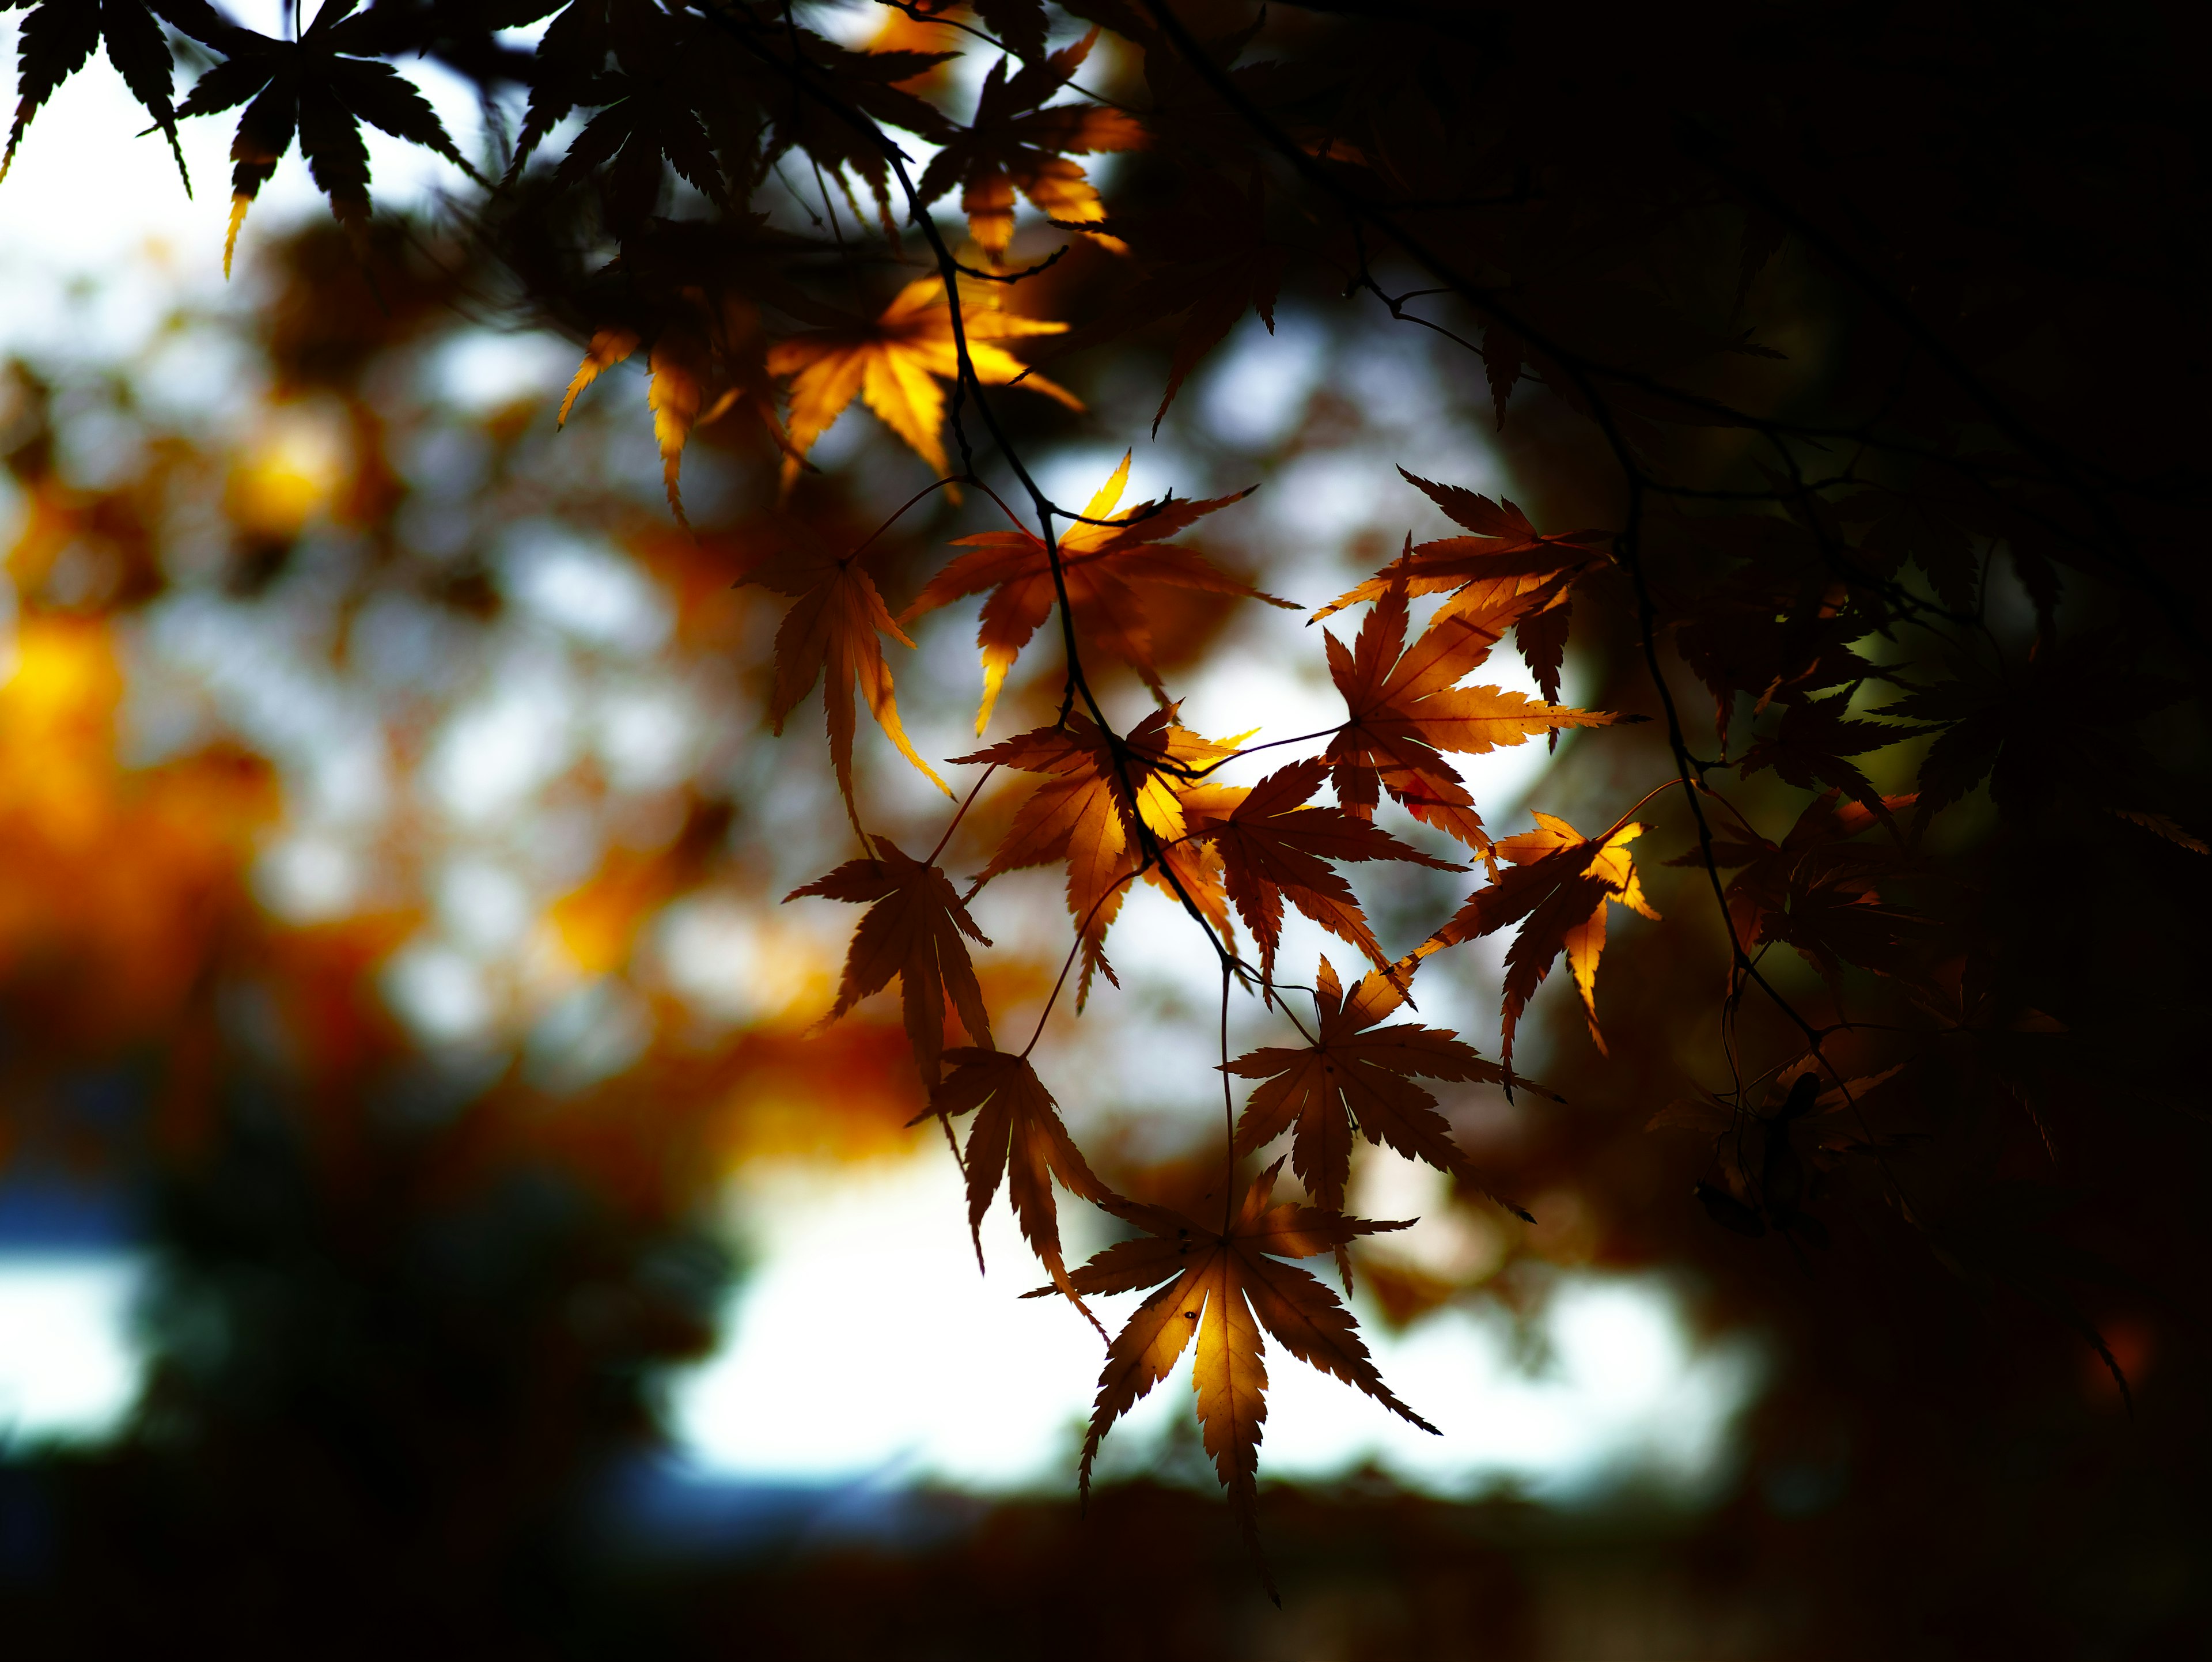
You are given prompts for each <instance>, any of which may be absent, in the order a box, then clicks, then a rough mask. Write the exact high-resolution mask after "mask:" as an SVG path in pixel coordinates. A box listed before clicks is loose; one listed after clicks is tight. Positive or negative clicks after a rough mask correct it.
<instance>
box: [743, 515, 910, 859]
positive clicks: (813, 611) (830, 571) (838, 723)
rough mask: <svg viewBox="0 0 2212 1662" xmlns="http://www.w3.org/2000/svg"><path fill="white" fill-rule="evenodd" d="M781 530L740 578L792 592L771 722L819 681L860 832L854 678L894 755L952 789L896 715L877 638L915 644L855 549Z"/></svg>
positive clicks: (797, 529) (781, 632)
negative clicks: (777, 545) (776, 543)
mask: <svg viewBox="0 0 2212 1662" xmlns="http://www.w3.org/2000/svg"><path fill="white" fill-rule="evenodd" d="M781 533H782V543H783V546H782V548H781V551H780V552H778V553H777V554H775V556H773V557H770V558H769V559H768V560H766V561H764V562H763V563H761V564H759V565H757V566H756V567H755V568H753V569H751V570H750V571H749V572H747V573H746V574H745V575H744V577H743V578H741V579H740V580H739V581H741V582H749V583H752V582H757V583H759V584H760V585H762V586H763V587H766V588H770V589H774V590H775V592H776V593H777V594H788V595H791V596H792V597H793V606H792V608H791V610H790V611H788V612H786V613H785V614H784V618H783V623H782V624H781V626H780V627H779V628H778V629H777V630H776V632H775V685H774V688H773V690H772V691H771V692H770V693H769V723H770V724H771V725H772V726H773V727H774V728H775V731H776V732H777V733H779V734H780V733H781V732H782V731H783V724H784V721H785V720H786V719H787V717H788V716H789V715H790V714H791V712H792V711H793V709H797V708H798V705H799V700H800V699H802V698H804V697H805V696H806V695H807V694H808V693H809V692H811V691H813V689H814V683H815V682H816V681H817V679H819V680H822V682H823V686H822V706H823V714H824V715H825V717H826V718H827V720H828V721H829V760H830V764H831V765H832V766H833V767H834V768H835V769H836V774H837V788H838V789H839V790H840V791H842V793H843V794H844V798H845V812H846V813H847V814H848V815H849V816H850V817H851V819H852V821H853V829H854V831H859V830H860V810H859V809H858V808H857V807H854V802H853V729H854V714H855V713H854V708H853V684H854V681H856V680H857V681H858V682H859V683H860V692H861V695H862V696H863V697H866V699H867V701H868V709H870V710H871V711H872V713H873V714H874V715H875V718H876V724H877V725H878V727H880V728H883V730H884V734H885V736H887V737H888V738H889V739H890V741H891V742H892V743H893V744H894V745H896V746H898V748H899V753H900V754H901V755H902V756H904V757H905V758H906V759H907V760H908V761H909V762H911V763H913V764H914V765H915V767H916V768H918V769H920V770H921V774H922V776H923V777H925V778H927V780H928V781H929V782H931V783H932V784H933V785H935V786H936V787H937V788H938V789H939V790H941V791H943V792H944V793H945V794H946V795H947V796H950V795H951V794H952V789H951V787H950V786H949V785H947V784H946V783H945V781H944V780H942V779H940V778H939V777H938V776H937V770H935V769H933V768H932V767H931V766H930V765H929V764H928V763H927V762H925V761H923V760H922V759H921V756H920V755H919V754H918V753H917V752H915V747H914V746H913V744H912V743H911V742H910V741H909V740H908V738H907V736H906V728H905V727H904V726H903V725H902V723H901V722H900V721H899V713H898V703H897V700H896V698H894V697H893V696H892V689H891V673H890V666H889V665H888V664H886V663H884V649H883V645H882V643H881V642H878V640H877V638H876V637H877V636H878V635H888V636H890V637H891V639H893V640H895V641H896V642H898V643H899V644H900V645H901V646H904V647H911V646H913V645H914V642H912V641H910V640H908V638H907V637H906V635H905V632H904V631H903V630H901V629H900V628H899V626H898V624H896V623H895V622H893V621H892V619H891V614H890V610H889V608H887V607H886V606H884V600H883V596H882V595H880V594H878V593H877V592H876V584H875V580H874V579H873V578H872V577H870V576H869V575H868V574H867V573H866V571H865V570H863V569H861V568H860V555H859V552H858V551H854V552H853V553H850V554H832V553H831V552H830V551H829V550H828V549H827V548H826V547H825V546H823V544H822V543H821V542H820V541H819V540H818V539H817V538H816V537H815V535H814V533H812V532H811V531H810V530H809V529H807V527H805V525H804V524H802V523H800V522H799V521H795V520H787V521H784V522H783V523H782V525H781ZM825 671H826V672H827V675H826V679H824V672H825ZM864 835H865V834H864Z"/></svg>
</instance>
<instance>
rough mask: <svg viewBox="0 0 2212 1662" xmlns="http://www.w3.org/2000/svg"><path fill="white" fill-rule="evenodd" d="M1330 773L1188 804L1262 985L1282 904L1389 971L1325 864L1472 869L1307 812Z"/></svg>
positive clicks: (1193, 828) (1317, 767)
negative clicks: (1253, 947)
mask: <svg viewBox="0 0 2212 1662" xmlns="http://www.w3.org/2000/svg"><path fill="white" fill-rule="evenodd" d="M1327 774H1328V763H1327V762H1326V761H1324V760H1322V759H1321V758H1313V759H1311V760H1308V761H1304V762H1294V763H1292V764H1291V765H1290V766H1289V767H1286V768H1280V769H1278V770H1276V771H1275V772H1273V773H1271V774H1269V775H1268V776H1267V777H1266V778H1264V779H1262V780H1261V782H1259V783H1258V784H1256V785H1254V786H1252V787H1251V788H1249V789H1245V788H1241V787H1238V786H1233V785H1200V786H1199V787H1197V788H1195V789H1192V790H1188V791H1185V792H1183V793H1182V807H1183V813H1184V815H1185V817H1186V819H1187V820H1188V825H1189V834H1190V836H1191V837H1193V838H1194V839H1201V840H1203V841H1205V842H1206V843H1208V844H1209V845H1210V846H1211V847H1212V849H1213V851H1214V852H1215V853H1216V854H1217V855H1219V856H1220V860H1221V869H1222V886H1223V887H1224V888H1225V890H1226V891H1227V892H1228V895H1229V898H1230V899H1231V901H1232V902H1234V903H1235V904H1236V907H1237V912H1238V913H1239V914H1240V915H1241V916H1243V919H1244V925H1245V927H1246V928H1249V929H1250V930H1251V931H1252V938H1253V939H1254V940H1255V941H1258V942H1259V944H1260V974H1261V979H1262V980H1265V981H1272V980H1273V978H1274V973H1275V948H1276V947H1277V945H1278V944H1279V942H1280V941H1281V939H1282V933H1283V904H1284V903H1285V901H1288V902H1289V903H1290V904H1291V905H1293V906H1296V907H1297V909H1298V910H1300V911H1302V912H1304V914H1305V915H1306V916H1308V917H1310V918H1311V919H1313V921H1314V922H1316V923H1318V924H1320V925H1321V926H1322V928H1324V929H1327V930H1328V932H1329V933H1330V934H1334V935H1335V936H1337V937H1338V938H1339V939H1340V940H1342V941H1347V942H1349V943H1350V944H1351V945H1352V946H1354V947H1358V949H1359V950H1360V951H1361V952H1363V953H1366V954H1367V956H1368V958H1369V959H1370V960H1371V961H1372V962H1373V963H1374V965H1376V968H1378V969H1380V968H1382V967H1383V965H1387V964H1388V963H1389V959H1386V958H1385V957H1384V956H1383V947H1382V945H1381V943H1380V942H1378V941H1376V939H1375V932H1374V930H1373V929H1371V928H1369V927H1368V923H1367V915H1366V913H1365V912H1364V911H1362V910H1360V906H1359V902H1358V898H1356V897H1355V896H1354V895H1353V894H1352V886H1351V885H1350V884H1348V883H1346V881H1345V880H1344V879H1343V878H1341V877H1340V876H1339V875H1337V874H1336V873H1335V872H1334V871H1332V870H1331V869H1330V868H1329V867H1328V863H1327V862H1328V861H1331V860H1352V861H1365V860H1407V861H1413V863H1414V864H1416V865H1421V866H1430V867H1433V868H1435V869H1437V870H1438V871H1447V872H1455V871H1464V870H1465V869H1466V868H1465V867H1463V866H1455V865H1453V864H1451V863H1450V862H1449V861H1443V860H1436V859H1432V858H1431V857H1430V856H1429V855H1425V854H1423V853H1422V852H1421V851H1420V850H1419V849H1415V848H1412V847H1409V846H1408V845H1407V844H1406V843H1401V842H1400V841H1399V840H1398V839H1397V838H1396V837H1393V836H1391V835H1390V833H1389V832H1388V831H1384V830H1383V828H1382V827H1381V826H1379V825H1376V824H1375V823H1374V822H1373V821H1371V820H1367V819H1357V818H1355V817H1353V816H1352V814H1349V813H1346V812H1345V811H1344V810H1343V809H1342V808H1339V807H1304V806H1301V805H1302V804H1304V802H1305V801H1306V799H1307V798H1308V797H1310V796H1311V795H1312V794H1314V792H1315V791H1316V790H1318V789H1320V788H1321V782H1322V778H1323V777H1324V776H1326V775H1327ZM1300 1175H1301V1176H1303V1175H1304V1173H1303V1172H1301V1173H1300ZM1331 1203H1332V1204H1334V1202H1331Z"/></svg>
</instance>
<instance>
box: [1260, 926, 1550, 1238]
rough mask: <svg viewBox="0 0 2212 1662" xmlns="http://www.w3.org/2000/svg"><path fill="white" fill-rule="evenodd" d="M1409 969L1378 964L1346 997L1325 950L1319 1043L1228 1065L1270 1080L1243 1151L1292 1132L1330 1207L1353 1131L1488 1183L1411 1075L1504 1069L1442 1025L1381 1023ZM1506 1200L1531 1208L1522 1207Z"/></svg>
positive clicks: (1302, 1175)
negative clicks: (1383, 968) (1385, 1024)
mask: <svg viewBox="0 0 2212 1662" xmlns="http://www.w3.org/2000/svg"><path fill="white" fill-rule="evenodd" d="M1406 974H1407V972H1406V971H1404V970H1400V971H1397V972H1396V973H1395V974H1393V973H1392V972H1391V971H1387V970H1378V971H1370V972H1369V973H1368V974H1367V975H1366V976H1365V977H1363V978H1362V979H1361V980H1360V981H1359V983H1358V984H1357V985H1356V986H1354V987H1353V988H1352V995H1351V997H1349V998H1346V996H1345V995H1344V993H1343V990H1342V989H1341V987H1340V985H1339V983H1338V982H1337V978H1336V968H1335V966H1334V965H1332V964H1331V963H1330V962H1329V961H1328V959H1326V958H1324V959H1322V960H1321V968H1320V972H1319V976H1318V985H1317V989H1316V992H1315V995H1314V1007H1315V1014H1316V1017H1317V1018H1318V1019H1319V1021H1320V1024H1321V1026H1320V1032H1318V1033H1317V1034H1316V1036H1315V1038H1314V1042H1313V1043H1312V1044H1310V1045H1307V1046H1304V1047H1303V1048H1299V1049H1290V1048H1286V1047H1283V1046H1279V1045H1267V1046H1263V1047H1262V1048H1261V1049H1260V1050H1252V1051H1249V1052H1247V1053H1246V1054H1245V1055H1243V1056H1239V1057H1237V1060H1236V1061H1234V1062H1231V1063H1229V1064H1228V1071H1229V1072H1231V1073H1232V1074H1235V1075H1238V1076H1239V1077H1240V1078H1243V1079H1256V1080H1261V1081H1265V1083H1263V1084H1261V1085H1260V1086H1258V1087H1256V1088H1255V1089H1254V1091H1253V1093H1252V1094H1251V1095H1250V1096H1249V1098H1247V1099H1246V1100H1245V1103H1244V1111H1243V1114H1242V1115H1240V1116H1239V1117H1238V1118H1237V1153H1238V1154H1250V1153H1251V1152H1252V1151H1253V1150H1255V1149H1256V1148H1264V1147H1266V1146H1267V1144H1268V1143H1270V1142H1272V1141H1274V1140H1275V1138H1277V1137H1279V1136H1280V1135H1282V1134H1283V1133H1284V1132H1285V1131H1288V1132H1290V1133H1291V1170H1292V1171H1293V1172H1297V1175H1298V1181H1300V1182H1301V1183H1303V1184H1305V1186H1306V1192H1307V1193H1308V1194H1310V1195H1311V1196H1313V1197H1314V1199H1315V1200H1316V1201H1317V1202H1320V1203H1321V1205H1322V1206H1323V1207H1325V1208H1328V1209H1329V1210H1331V1211H1337V1210H1340V1209H1341V1208H1342V1207H1343V1205H1344V1185H1345V1183H1346V1179H1347V1178H1349V1177H1350V1175H1351V1172H1352V1138H1353V1137H1354V1136H1355V1135H1359V1136H1364V1137H1365V1138H1366V1139H1367V1140H1368V1141H1370V1142H1374V1143H1381V1144H1383V1145H1384V1146H1385V1147H1388V1148H1395V1149H1396V1150H1397V1151H1398V1153H1400V1154H1403V1155H1405V1156H1407V1158H1408V1159H1409V1160H1425V1161H1427V1162H1428V1164H1430V1165H1431V1166H1435V1167H1436V1168H1437V1170H1438V1171H1441V1172H1451V1173H1453V1174H1454V1175H1455V1176H1456V1175H1459V1174H1461V1173H1466V1174H1468V1175H1469V1176H1472V1177H1474V1178H1475V1179H1476V1181H1477V1182H1478V1183H1480V1184H1481V1185H1482V1187H1483V1188H1484V1190H1486V1191H1487V1190H1489V1188H1490V1184H1489V1183H1488V1182H1487V1180H1486V1179H1484V1178H1481V1176H1480V1174H1479V1173H1477V1172H1474V1169H1473V1167H1472V1166H1470V1164H1469V1162H1468V1158H1467V1156H1466V1155H1465V1154H1462V1152H1461V1151H1460V1148H1459V1145H1458V1144H1456V1143H1455V1142H1454V1141H1452V1136H1451V1127H1450V1126H1449V1124H1447V1123H1445V1120H1444V1117H1443V1115H1442V1114H1440V1113H1438V1112H1437V1099H1436V1098H1435V1097H1434V1096H1432V1095H1431V1094H1430V1093H1429V1092H1427V1091H1426V1090H1424V1089H1423V1088H1422V1087H1420V1086H1419V1085H1416V1084H1414V1083H1413V1081H1414V1080H1415V1079H1416V1078H1417V1077H1418V1078H1422V1079H1444V1080H1456V1081H1482V1082H1484V1083H1487V1084H1502V1083H1504V1081H1505V1073H1504V1069H1503V1068H1499V1067H1498V1064H1496V1063H1495V1062H1486V1061H1484V1060H1483V1058H1482V1057H1481V1056H1480V1055H1479V1054H1478V1053H1477V1052H1476V1051H1475V1050H1474V1047H1473V1046H1472V1045H1470V1044H1464V1043H1462V1041H1461V1040H1460V1038H1458V1037H1457V1036H1456V1035H1455V1034H1454V1033H1451V1032H1448V1031H1446V1030H1444V1029H1442V1028H1437V1027H1425V1026H1420V1025H1419V1024H1418V1023H1414V1022H1405V1023H1401V1024H1399V1025H1398V1026H1390V1027H1380V1026H1376V1023H1378V1022H1380V1021H1382V1020H1383V1019H1384V1018H1385V1017H1388V1016H1389V1015H1391V1014H1395V1012H1396V1011H1397V1010H1398V1009H1399V1008H1400V1007H1401V1006H1402V1005H1403V1004H1404V1003H1405V1001H1406V995H1405V992H1404V990H1403V989H1402V987H1401V985H1400V984H1399V983H1401V981H1402V980H1403V979H1404V978H1405V977H1406ZM1499 1203H1500V1204H1501V1205H1503V1204H1506V1202H1499ZM1510 1209H1511V1210H1513V1211H1514V1212H1516V1213H1518V1214H1519V1215H1522V1216H1523V1217H1525V1216H1527V1214H1526V1213H1522V1212H1521V1211H1520V1208H1518V1207H1512V1208H1510Z"/></svg>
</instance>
